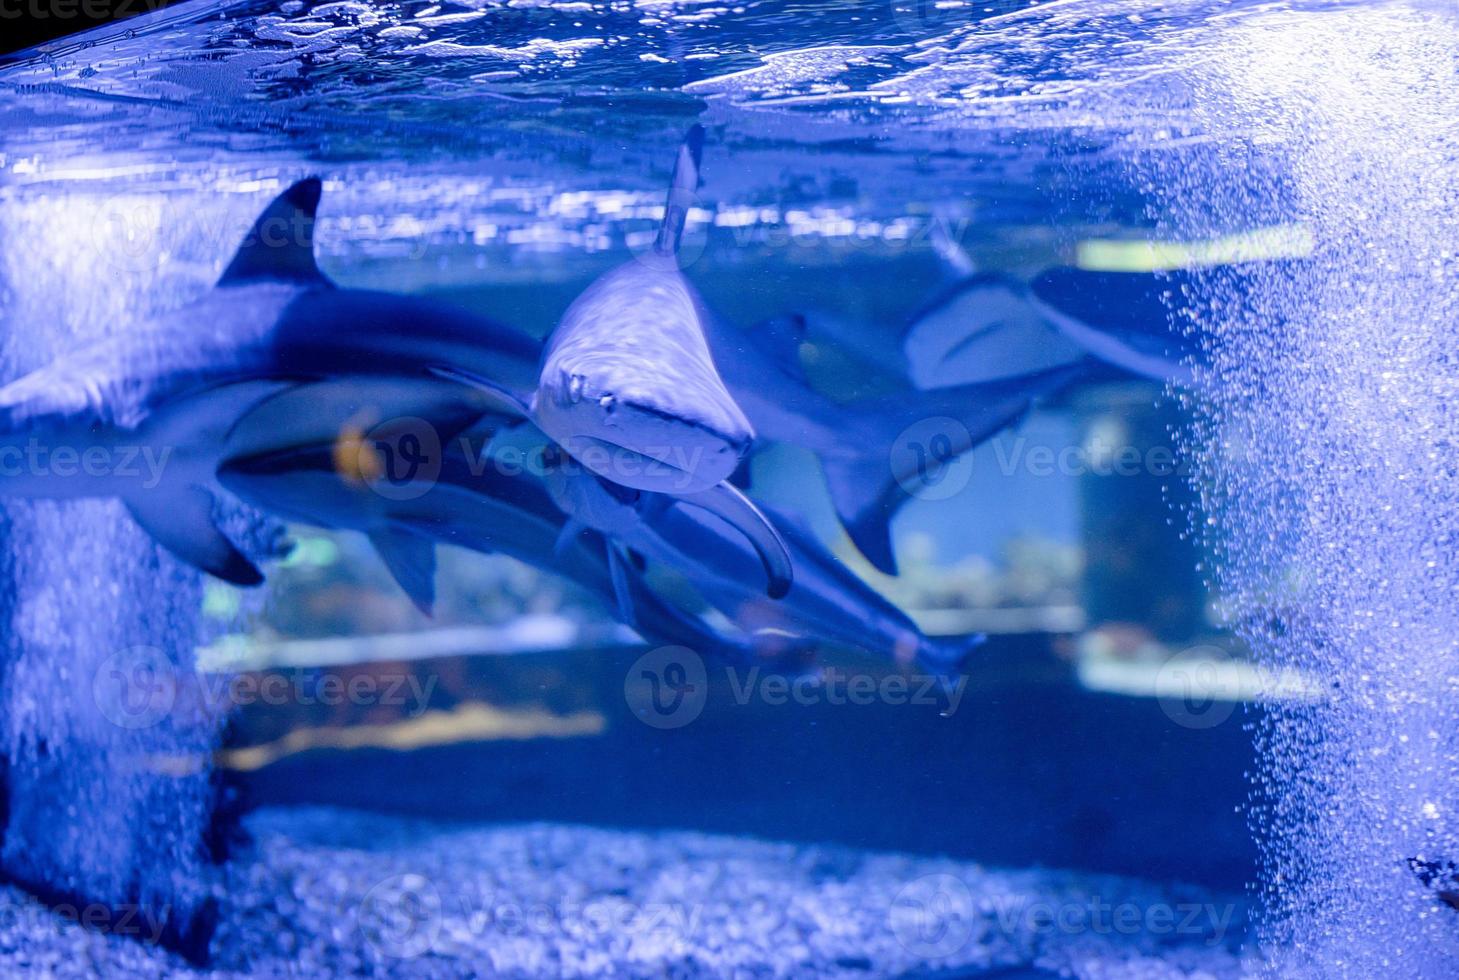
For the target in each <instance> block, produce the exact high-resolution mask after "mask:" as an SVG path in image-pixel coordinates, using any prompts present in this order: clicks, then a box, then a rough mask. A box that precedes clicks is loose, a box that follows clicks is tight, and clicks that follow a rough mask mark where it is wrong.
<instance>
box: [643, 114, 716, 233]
mask: <svg viewBox="0 0 1459 980" xmlns="http://www.w3.org/2000/svg"><path fill="white" fill-rule="evenodd" d="M703 157H704V127H703V126H700V125H697V124H696V125H695V126H694V128H693V129H691V130H689V135H688V136H686V137H684V143H683V145H682V146H680V147H679V156H678V158H677V159H676V160H675V161H674V177H673V180H672V181H670V183H669V199H668V200H667V201H666V202H665V203H664V221H663V224H661V225H660V226H659V237H658V239H657V240H656V241H655V242H654V251H655V252H657V253H658V254H659V255H665V256H668V255H678V254H679V242H680V241H681V240H682V239H683V237H684V222H685V221H687V220H688V219H689V208H690V207H691V206H692V205H693V204H694V195H695V192H696V191H698V190H699V166H700V162H701V161H702V159H703Z"/></svg>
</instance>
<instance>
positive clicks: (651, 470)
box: [533, 126, 755, 494]
mask: <svg viewBox="0 0 1459 980" xmlns="http://www.w3.org/2000/svg"><path fill="white" fill-rule="evenodd" d="M703 147H704V129H703V127H702V126H695V127H694V128H693V129H692V130H690V132H689V135H688V137H687V138H686V139H685V141H684V144H683V145H682V146H681V147H680V148H679V155H678V158H677V161H676V163H675V167H674V174H673V178H672V181H671V183H670V188H669V195H668V201H667V204H666V205H665V209H664V217H663V222H662V224H661V226H660V228H659V233H658V236H657V238H656V240H655V242H654V245H653V247H652V248H651V249H650V250H649V251H648V252H647V253H646V254H644V255H641V256H637V257H635V258H634V259H631V260H630V261H628V262H625V263H623V264H622V265H620V266H618V267H617V268H615V269H613V270H612V271H610V272H608V273H607V274H606V275H604V276H602V277H601V278H599V279H598V280H597V281H595V282H594V283H593V284H592V285H591V286H589V287H588V288H587V289H586V290H584V292H583V293H582V295H581V296H579V297H578V298H577V299H576V300H575V301H574V302H573V304H572V305H571V306H570V307H569V308H568V309H567V311H566V312H565V313H564V314H563V316H562V319H561V321H560V322H559V324H558V325H557V327H556V329H555V330H553V332H552V334H551V335H550V336H549V337H548V340H547V344H546V349H545V351H544V354H543V360H542V372H541V377H540V380H539V385H538V388H537V393H536V396H535V401H534V404H533V409H534V413H535V414H534V418H535V421H536V423H537V425H538V426H539V427H540V428H541V429H542V431H543V432H545V433H547V435H549V436H551V437H552V438H553V439H554V440H556V441H557V442H558V443H559V444H560V445H561V446H562V447H563V448H564V449H566V450H567V451H568V452H569V453H571V454H572V455H573V456H574V457H576V458H577V459H578V460H579V461H581V462H582V463H583V465H585V466H587V467H588V468H589V469H591V470H593V471H594V472H595V473H598V474H599V475H600V476H603V477H605V478H606V479H609V480H612V481H613V482H614V483H618V484H621V485H623V486H627V487H632V488H634V489H638V490H652V491H661V492H666V493H675V494H685V493H694V492H699V491H704V490H708V489H710V488H712V487H715V486H717V485H718V484H720V483H722V482H723V481H724V480H726V479H728V478H729V477H730V476H731V475H732V474H733V473H734V472H735V470H736V469H737V468H738V466H739V465H740V461H741V460H742V459H743V458H744V456H745V454H746V453H748V452H749V450H750V447H751V446H752V444H753V443H754V441H755V431H754V429H753V428H752V427H751V425H750V421H749V420H748V419H747V418H746V417H745V413H744V412H743V411H742V410H741V409H740V406H739V404H738V403H737V402H736V400H735V398H734V397H733V396H732V395H731V394H730V392H729V390H728V389H727V388H726V387H725V383H724V381H723V379H722V378H721V377H720V374H719V371H718V369H717V368H716V363H715V359H714V357H713V355H712V354H711V352H710V348H709V343H708V341H707V339H706V336H705V331H706V329H707V327H706V321H707V314H706V311H705V306H704V302H703V300H702V299H701V298H700V296H699V294H698V292H697V291H696V290H695V288H694V286H693V285H692V284H691V283H690V282H689V280H688V279H687V278H686V277H685V275H684V273H683V270H682V269H681V268H680V267H679V260H678V252H679V246H680V242H681V239H682V238H683V234H684V223H685V221H686V218H687V215H688V209H689V205H690V203H691V202H692V201H693V198H694V193H695V191H696V189H697V188H698V186H699V170H700V163H701V159H702V155H703Z"/></svg>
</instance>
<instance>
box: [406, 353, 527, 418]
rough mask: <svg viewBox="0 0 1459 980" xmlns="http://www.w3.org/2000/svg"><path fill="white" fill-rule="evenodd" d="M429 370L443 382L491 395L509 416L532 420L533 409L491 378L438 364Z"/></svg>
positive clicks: (497, 405)
mask: <svg viewBox="0 0 1459 980" xmlns="http://www.w3.org/2000/svg"><path fill="white" fill-rule="evenodd" d="M427 370H428V371H429V372H430V373H431V374H433V375H435V376H436V377H438V378H440V379H441V380H442V381H450V382H452V383H454V384H459V385H465V386H466V387H468V388H475V389H476V390H477V391H480V392H482V393H483V394H486V395H489V396H490V397H491V398H492V399H493V400H494V401H495V402H496V407H497V408H498V409H499V410H500V411H503V412H505V413H507V414H508V415H515V416H520V417H521V418H524V419H530V418H531V417H532V409H531V407H529V406H528V405H527V403H526V402H525V401H523V400H522V398H521V396H520V395H518V394H517V393H516V392H514V391H512V390H511V389H509V388H507V387H505V386H504V385H499V384H497V383H496V382H495V381H492V380H491V379H490V378H483V377H482V376H481V375H479V374H475V373H473V372H471V371H467V370H465V369H464V368H455V367H447V366H445V365H442V364H437V365H435V366H433V367H430V368H427Z"/></svg>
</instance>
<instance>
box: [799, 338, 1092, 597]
mask: <svg viewBox="0 0 1459 980" xmlns="http://www.w3.org/2000/svg"><path fill="white" fill-rule="evenodd" d="M1086 369H1087V367H1086V363H1085V362H1080V363H1078V364H1073V365H1069V366H1066V367H1059V368H1054V369H1052V370H1049V371H1042V372H1039V373H1037V374H1031V375H1026V376H1024V377H1020V378H1011V379H1006V380H1000V381H991V382H986V383H983V384H976V385H965V386H963V387H960V388H944V389H939V390H937V391H929V392H920V393H913V394H907V393H897V394H895V395H892V396H889V397H884V398H877V399H870V400H867V401H861V402H852V403H851V405H849V406H848V409H851V410H854V411H856V414H857V420H856V421H854V422H853V423H852V424H849V425H848V426H847V429H848V436H847V441H846V442H845V444H844V451H842V452H839V453H836V454H834V455H833V454H826V455H823V456H822V457H821V467H822V469H823V470H824V471H825V474H826V487H827V489H828V490H829V491H830V494H831V501H832V503H833V504H835V507H836V513H837V515H839V516H840V518H841V523H842V525H843V526H844V527H845V528H846V533H847V534H849V535H850V536H851V540H852V542H853V543H854V544H855V545H856V547H857V549H858V550H859V551H860V552H861V553H862V554H863V555H864V556H865V557H866V559H867V560H868V561H870V562H871V563H872V564H873V565H875V566H876V568H877V569H878V570H879V571H881V572H883V573H885V574H887V575H896V574H897V557H896V552H895V551H894V550H893V548H892V534H891V520H892V518H893V517H894V516H895V515H896V512H897V510H898V508H900V507H901V506H902V504H904V503H905V502H906V501H907V500H908V499H910V498H911V497H912V496H914V495H916V494H917V493H918V492H920V491H921V490H922V489H923V488H927V489H928V490H931V489H933V488H935V487H936V486H937V483H938V481H939V480H940V479H941V477H942V475H943V474H944V472H945V468H946V466H947V465H948V464H949V463H951V462H952V461H953V460H955V459H956V458H957V457H959V456H961V455H962V454H963V453H966V452H968V451H969V450H971V449H974V448H976V447H977V446H979V445H981V444H982V443H984V442H986V441H987V440H988V439H991V438H992V437H993V436H995V435H997V434H998V433H999V432H1001V431H1002V430H1003V429H1005V428H1007V427H1008V426H1010V425H1012V424H1014V423H1015V422H1017V421H1018V420H1019V419H1020V418H1022V417H1023V416H1024V415H1025V414H1026V413H1027V412H1028V411H1029V409H1031V408H1032V407H1033V404H1034V402H1035V401H1037V400H1038V399H1039V398H1041V397H1043V396H1045V395H1049V394H1052V393H1053V392H1055V391H1057V390H1059V389H1060V388H1063V387H1064V386H1065V385H1067V384H1069V383H1070V382H1072V381H1073V380H1075V379H1076V378H1078V377H1079V376H1080V375H1082V374H1083V373H1084V372H1085V370H1086Z"/></svg>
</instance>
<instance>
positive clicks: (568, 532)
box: [552, 517, 588, 563]
mask: <svg viewBox="0 0 1459 980" xmlns="http://www.w3.org/2000/svg"><path fill="white" fill-rule="evenodd" d="M587 529H588V526H587V525H586V524H584V523H583V522H582V521H580V520H578V519H577V518H575V517H573V518H569V519H568V522H567V523H566V524H564V525H563V526H562V530H561V531H558V532H557V541H555V542H554V543H553V545H552V558H553V560H554V561H557V562H559V563H560V562H561V561H562V559H563V558H564V557H565V556H566V555H567V550H568V549H569V548H571V547H572V546H573V544H574V543H576V541H577V539H578V537H579V536H580V535H581V534H582V533H583V532H584V531H586V530H587Z"/></svg>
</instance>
